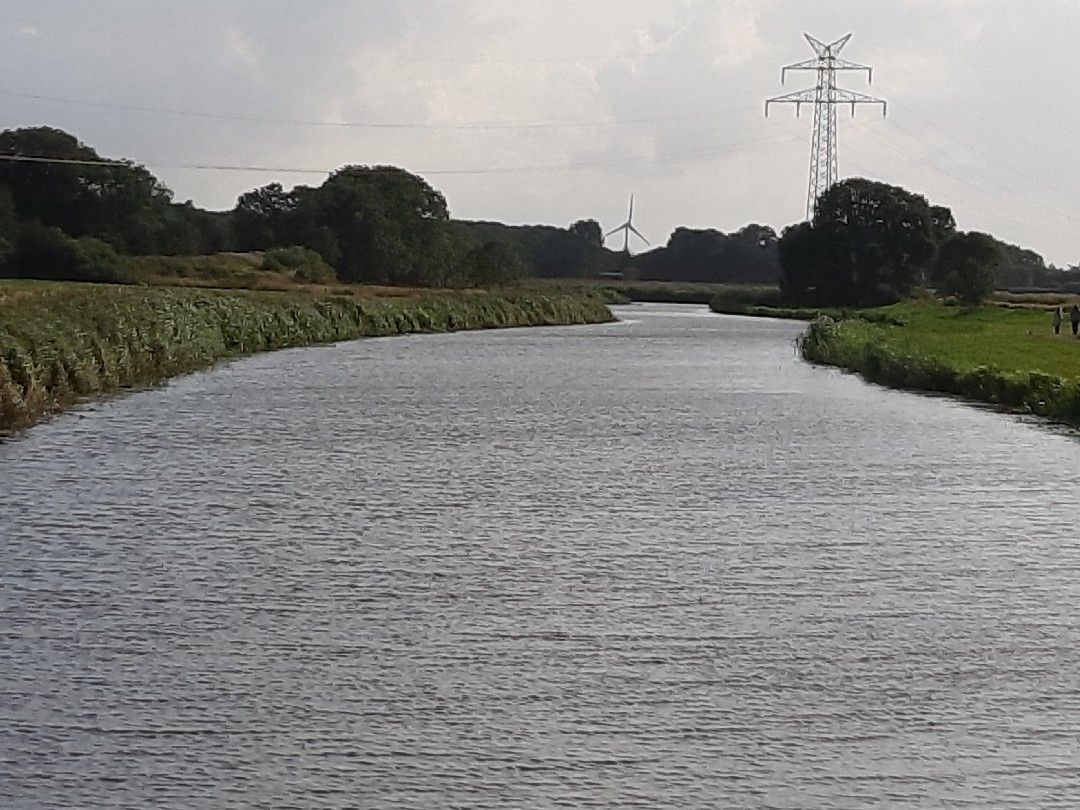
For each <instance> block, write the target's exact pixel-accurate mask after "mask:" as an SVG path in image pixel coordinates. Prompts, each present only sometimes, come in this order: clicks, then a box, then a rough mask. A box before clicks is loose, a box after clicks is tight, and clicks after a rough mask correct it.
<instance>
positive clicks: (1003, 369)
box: [802, 303, 1080, 426]
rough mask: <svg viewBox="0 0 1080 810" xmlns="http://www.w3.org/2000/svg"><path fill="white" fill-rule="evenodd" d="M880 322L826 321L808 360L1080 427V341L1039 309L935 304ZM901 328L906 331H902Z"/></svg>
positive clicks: (891, 310)
mask: <svg viewBox="0 0 1080 810" xmlns="http://www.w3.org/2000/svg"><path fill="white" fill-rule="evenodd" d="M872 312H875V313H878V314H879V315H881V316H885V317H879V318H878V319H877V320H878V322H871V321H869V320H866V319H862V318H852V319H848V320H842V321H835V322H834V321H829V320H822V321H816V322H814V323H813V324H812V325H811V328H810V331H809V332H808V333H807V335H806V336H805V337H804V338H803V340H802V352H803V355H804V357H806V358H807V359H809V360H812V361H814V362H820V363H827V364H830V365H837V366H842V367H844V368H848V369H851V370H854V371H858V372H859V373H861V374H862V375H863V376H865V377H867V378H868V379H870V380H872V381H874V382H879V383H883V384H886V385H892V386H895V387H900V388H913V389H919V390H925V391H938V392H944V393H949V394H954V395H957V396H962V397H966V398H969V399H974V400H979V401H982V402H989V403H993V404H997V405H1002V406H1005V407H1008V408H1013V409H1017V410H1023V411H1030V412H1033V413H1037V414H1040V415H1043V416H1047V417H1050V418H1052V419H1057V420H1060V421H1062V422H1066V423H1068V424H1071V425H1074V426H1080V340H1076V339H1075V338H1073V337H1072V335H1071V334H1070V335H1054V334H1053V331H1052V329H1051V328H1050V315H1049V313H1048V312H1046V311H1044V310H1039V309H1007V308H1001V307H986V308H983V309H978V310H974V311H967V310H964V309H960V308H956V307H944V306H941V305H939V304H934V303H903V304H897V305H895V306H892V307H885V308H882V309H880V310H873V311H872ZM901 324H902V325H901Z"/></svg>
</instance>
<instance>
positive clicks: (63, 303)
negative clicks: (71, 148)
mask: <svg viewBox="0 0 1080 810" xmlns="http://www.w3.org/2000/svg"><path fill="white" fill-rule="evenodd" d="M359 292H360V290H359V289H352V290H349V291H347V292H346V293H345V294H338V295H335V294H317V293H313V292H307V291H294V292H264V291H253V290H213V289H198V288H185V287H169V286H141V285H125V286H117V285H110V284H81V283H75V282H44V281H0V431H4V430H11V429H13V428H18V427H22V426H25V425H29V424H31V423H33V422H35V421H36V420H38V419H40V418H41V417H42V416H44V415H46V414H48V413H50V412H53V411H57V410H61V409H63V408H65V407H68V406H70V405H71V404H73V403H75V402H78V401H79V400H80V399H84V398H86V397H91V396H97V395H102V394H107V393H109V392H112V391H116V390H118V389H122V388H128V387H134V386H144V385H152V384H154V383H158V382H161V381H163V380H165V379H167V378H168V377H170V376H173V375H175V374H179V373H183V372H186V371H191V370H194V369H197V368H202V367H205V366H208V365H210V364H212V363H214V362H216V361H218V360H221V359H223V358H228V357H234V356H236V355H240V354H247V353H251V352H258V351H267V350H271V349H280V348H285V347H289V346H302V345H308V344H314V343H326V342H332V341H337V340H346V339H351V338H357V337H363V336H380V335H395V334H405V333H409V332H445V331H456V330H462V329H486V328H498V327H510V326H539V325H555V324H572V323H599V322H604V321H609V320H612V315H611V312H610V311H609V310H608V309H607V307H606V305H605V303H604V300H603V297H602V296H601V295H599V294H597V293H595V292H590V291H586V290H581V291H578V292H576V293H573V294H571V293H557V294H544V293H540V292H537V291H535V290H516V291H506V292H504V293H500V294H488V293H482V292H477V291H471V292H468V293H458V292H444V293H441V294H435V293H430V292H428V293H422V292H420V293H418V292H417V291H413V292H412V294H411V295H410V297H398V298H386V297H368V296H366V295H363V294H359Z"/></svg>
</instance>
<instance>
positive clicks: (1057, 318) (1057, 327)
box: [1050, 307, 1065, 335]
mask: <svg viewBox="0 0 1080 810" xmlns="http://www.w3.org/2000/svg"><path fill="white" fill-rule="evenodd" d="M1064 320H1065V313H1064V312H1062V311H1061V307H1058V308H1057V309H1055V310H1054V317H1053V318H1051V319H1050V323H1052V324H1053V325H1054V334H1055V335H1060V334H1061V324H1062V322H1063V321H1064Z"/></svg>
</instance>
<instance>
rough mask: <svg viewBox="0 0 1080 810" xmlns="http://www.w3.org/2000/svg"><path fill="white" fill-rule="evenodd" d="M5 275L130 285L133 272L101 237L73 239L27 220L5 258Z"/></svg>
mask: <svg viewBox="0 0 1080 810" xmlns="http://www.w3.org/2000/svg"><path fill="white" fill-rule="evenodd" d="M4 274H5V275H8V276H14V277H16V278H37V279H49V280H54V281H95V282H108V283H113V284H131V283H133V282H134V280H135V277H134V273H133V272H132V270H131V267H130V265H129V264H128V262H127V260H126V259H124V257H122V256H120V255H119V254H118V253H117V252H116V250H115V249H113V247H112V246H111V245H108V244H106V243H105V242H102V241H101V240H100V239H92V238H90V237H83V238H81V239H72V238H71V237H70V236H68V235H67V234H65V233H64V232H63V231H61V230H60V229H59V228H50V227H47V226H44V225H41V224H39V223H36V222H34V223H29V224H27V225H24V226H23V227H22V228H20V230H19V232H18V233H17V234H16V236H15V245H14V248H13V249H12V251H11V252H10V253H9V254H8V255H7V257H6V258H5V260H4Z"/></svg>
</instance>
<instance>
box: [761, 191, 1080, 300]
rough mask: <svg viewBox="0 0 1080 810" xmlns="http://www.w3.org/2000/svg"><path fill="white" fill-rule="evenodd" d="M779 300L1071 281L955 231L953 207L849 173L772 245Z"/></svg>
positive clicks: (1022, 253) (1032, 259)
mask: <svg viewBox="0 0 1080 810" xmlns="http://www.w3.org/2000/svg"><path fill="white" fill-rule="evenodd" d="M778 251H779V259H780V266H781V275H780V290H781V296H782V298H783V299H784V300H785V301H787V302H788V303H791V304H796V305H802V306H838V305H839V306H849V305H851V306H874V305H880V304H888V303H893V302H895V301H897V300H899V299H900V298H902V297H904V296H907V295H910V294H911V293H912V292H913V291H914V290H915V289H916V288H917V287H927V286H929V287H933V288H935V289H936V290H937V291H938V292H939V293H941V294H942V295H944V296H947V297H954V298H956V299H957V300H958V301H959V302H962V303H965V304H969V305H973V304H977V303H979V302H981V301H983V300H984V299H986V298H987V297H988V296H989V295H990V294H991V293H992V292H993V291H994V289H995V288H1007V287H1037V286H1043V285H1047V286H1060V285H1066V284H1069V283H1074V284H1075V283H1076V282H1077V281H1078V280H1080V278H1078V274H1077V273H1076V272H1075V271H1073V272H1069V271H1063V270H1059V269H1058V268H1055V267H1047V265H1046V263H1045V262H1044V260H1043V258H1042V257H1041V256H1039V255H1038V254H1037V253H1035V252H1034V251H1030V250H1023V249H1022V248H1018V247H1016V246H1015V245H1010V244H1007V243H1004V242H1001V241H1000V240H998V239H995V238H994V237H993V236H990V235H989V234H985V233H979V232H968V233H964V232H961V231H958V230H957V228H956V220H955V219H954V218H953V215H952V211H950V210H949V209H948V208H946V207H944V206H938V205H931V204H930V203H929V202H928V201H927V199H926V198H925V197H923V196H922V195H920V194H915V193H913V192H910V191H907V190H906V189H903V188H901V187H899V186H892V185H888V184H886V183H879V182H874V181H872V180H866V179H863V178H853V179H850V180H844V181H842V182H840V183H837V184H835V185H834V186H832V187H831V188H829V189H828V190H827V191H825V192H824V193H823V194H822V195H821V197H820V198H819V199H818V201H817V205H816V209H815V213H814V217H813V219H811V220H810V221H809V222H802V223H799V224H797V225H792V226H790V227H788V228H785V229H784V232H783V234H782V236H781V238H780V241H779V243H778Z"/></svg>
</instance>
